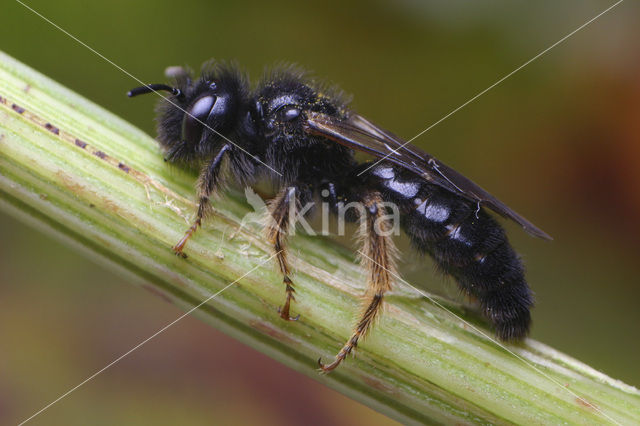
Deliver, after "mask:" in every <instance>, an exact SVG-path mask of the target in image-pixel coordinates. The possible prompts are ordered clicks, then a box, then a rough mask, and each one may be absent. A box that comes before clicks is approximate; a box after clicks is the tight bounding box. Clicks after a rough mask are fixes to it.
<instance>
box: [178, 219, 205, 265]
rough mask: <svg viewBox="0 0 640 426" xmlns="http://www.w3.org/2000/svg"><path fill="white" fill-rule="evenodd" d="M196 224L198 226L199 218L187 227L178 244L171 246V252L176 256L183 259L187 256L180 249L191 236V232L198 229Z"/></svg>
mask: <svg viewBox="0 0 640 426" xmlns="http://www.w3.org/2000/svg"><path fill="white" fill-rule="evenodd" d="M198 226H200V219H197V220H196V221H195V222H194V224H193V225H191V227H190V228H189V229H187V232H185V233H184V237H182V239H181V240H180V241H178V244H176V245H175V246H173V252H174V253H175V254H176V255H177V256H180V257H181V258H183V259H186V258H187V255H186V254H185V253H183V252H182V250H183V249H184V246H185V245H186V244H187V241H189V238H191V236H192V235H193V233H194V232H196V230H197V229H198Z"/></svg>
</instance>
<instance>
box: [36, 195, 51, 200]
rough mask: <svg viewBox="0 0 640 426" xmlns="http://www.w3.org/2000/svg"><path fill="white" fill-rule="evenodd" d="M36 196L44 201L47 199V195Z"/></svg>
mask: <svg viewBox="0 0 640 426" xmlns="http://www.w3.org/2000/svg"><path fill="white" fill-rule="evenodd" d="M38 196H39V197H40V199H41V200H46V199H47V198H49V197H47V194H39V195H38Z"/></svg>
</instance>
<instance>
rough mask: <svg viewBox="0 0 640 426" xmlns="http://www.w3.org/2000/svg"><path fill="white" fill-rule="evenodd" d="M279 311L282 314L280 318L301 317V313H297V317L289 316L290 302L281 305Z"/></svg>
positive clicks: (294, 318) (292, 319)
mask: <svg viewBox="0 0 640 426" xmlns="http://www.w3.org/2000/svg"><path fill="white" fill-rule="evenodd" d="M278 313H279V314H280V318H282V319H283V320H285V321H298V319H299V318H300V314H298V315H296V316H295V317H291V316H289V304H288V303H287V304H285V306H284V307H279V308H278Z"/></svg>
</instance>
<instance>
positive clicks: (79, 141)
mask: <svg viewBox="0 0 640 426" xmlns="http://www.w3.org/2000/svg"><path fill="white" fill-rule="evenodd" d="M76 146H79V147H80V148H82V149H85V148H86V147H87V143H86V142H84V141H81V140H80V139H76Z"/></svg>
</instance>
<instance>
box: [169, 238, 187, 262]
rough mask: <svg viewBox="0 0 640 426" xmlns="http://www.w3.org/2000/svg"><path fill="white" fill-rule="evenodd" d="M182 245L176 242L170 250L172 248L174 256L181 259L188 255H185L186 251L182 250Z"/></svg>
mask: <svg viewBox="0 0 640 426" xmlns="http://www.w3.org/2000/svg"><path fill="white" fill-rule="evenodd" d="M181 242H182V241H181ZM185 242H186V241H185ZM183 247H184V244H180V243H178V244H176V245H175V246H173V247H172V249H171V250H173V253H174V254H175V255H176V256H179V257H181V258H183V259H186V258H187V257H188V256H187V254H186V253H184V252H183V251H182V249H183Z"/></svg>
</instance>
